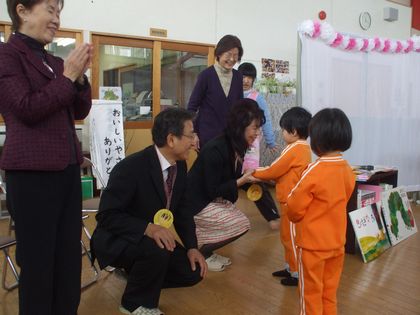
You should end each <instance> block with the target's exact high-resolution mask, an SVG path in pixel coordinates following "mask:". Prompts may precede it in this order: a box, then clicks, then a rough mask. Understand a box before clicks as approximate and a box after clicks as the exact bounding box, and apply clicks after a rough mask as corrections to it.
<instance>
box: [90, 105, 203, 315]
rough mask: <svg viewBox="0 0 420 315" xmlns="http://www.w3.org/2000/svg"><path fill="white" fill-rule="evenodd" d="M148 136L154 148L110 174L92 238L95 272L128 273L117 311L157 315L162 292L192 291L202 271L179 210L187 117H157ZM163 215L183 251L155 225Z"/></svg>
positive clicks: (189, 139) (189, 140) (178, 113)
mask: <svg viewBox="0 0 420 315" xmlns="http://www.w3.org/2000/svg"><path fill="white" fill-rule="evenodd" d="M152 136H153V142H154V145H152V146H149V147H147V148H145V149H144V150H142V151H140V152H137V153H135V154H132V155H130V156H128V157H127V158H125V159H124V160H123V161H121V162H120V163H118V164H117V165H116V166H115V168H114V169H113V170H112V172H111V174H110V177H109V181H108V186H107V187H106V189H105V190H104V191H103V194H102V196H101V202H100V205H99V212H98V214H97V216H96V219H97V221H98V226H97V228H96V230H95V232H94V234H93V237H92V244H91V245H92V249H93V251H94V254H95V255H96V257H97V259H98V261H99V265H100V266H101V268H104V267H106V266H108V265H111V266H114V267H118V268H124V269H125V270H126V271H127V273H128V280H127V286H126V288H125V291H124V294H123V297H122V301H121V307H120V311H121V312H123V313H126V314H135V315H139V314H153V315H154V314H156V315H157V314H163V313H162V312H161V311H160V310H159V309H158V308H157V307H158V304H159V296H160V291H161V289H162V288H170V287H172V288H173V287H182V286H191V285H194V284H196V283H198V282H199V281H200V280H201V279H202V278H203V277H204V276H205V274H206V272H207V264H206V262H205V259H204V257H203V256H202V255H201V253H200V252H199V251H198V249H197V238H196V235H195V224H194V221H193V217H192V215H191V214H190V213H188V211H187V207H186V204H185V200H186V199H185V193H186V183H187V166H186V162H185V160H186V159H187V158H188V154H189V150H190V149H191V148H192V147H193V145H194V140H195V135H194V128H193V123H192V114H191V113H189V112H188V111H186V110H182V109H168V110H165V111H163V112H161V113H160V114H159V115H157V116H156V118H155V121H154V125H153V128H152ZM174 173H175V175H174ZM163 208H167V209H170V210H171V212H172V213H173V217H174V225H175V228H176V231H177V233H178V235H179V236H180V238H181V240H182V242H183V244H184V246H185V247H183V246H181V245H180V244H179V243H177V242H176V241H175V237H174V234H173V233H172V232H171V231H170V230H169V229H167V228H164V227H162V226H159V225H157V224H154V223H153V222H154V216H155V214H156V212H157V211H158V210H160V209H163Z"/></svg>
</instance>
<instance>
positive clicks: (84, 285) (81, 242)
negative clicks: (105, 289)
mask: <svg viewBox="0 0 420 315" xmlns="http://www.w3.org/2000/svg"><path fill="white" fill-rule="evenodd" d="M80 244H81V246H82V248H81V250H82V255H86V256H87V257H88V259H89V263H90V265H91V268H92V270H93V273H94V277H93V278H92V279H91V280H89V281H88V282H86V283H82V289H84V288H86V287H88V286H90V285H91V284H93V283H95V282H96V281H98V278H99V271H98V269H97V268H96V266H95V263H94V262H93V261H92V255H91V253H90V251H89V250H88V248H87V247H86V244H85V242H83V240H80Z"/></svg>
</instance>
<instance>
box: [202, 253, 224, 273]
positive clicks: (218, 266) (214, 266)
mask: <svg viewBox="0 0 420 315" xmlns="http://www.w3.org/2000/svg"><path fill="white" fill-rule="evenodd" d="M206 263H207V266H208V268H209V270H210V271H223V270H225V265H223V264H222V263H221V262H220V261H218V260H217V258H216V257H215V255H214V254H213V255H211V256H210V257H209V258H207V259H206Z"/></svg>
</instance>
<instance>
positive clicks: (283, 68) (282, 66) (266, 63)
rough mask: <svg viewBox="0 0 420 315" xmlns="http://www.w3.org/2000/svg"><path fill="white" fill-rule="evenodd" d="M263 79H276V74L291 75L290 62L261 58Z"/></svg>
mask: <svg viewBox="0 0 420 315" xmlns="http://www.w3.org/2000/svg"><path fill="white" fill-rule="evenodd" d="M261 64H262V74H261V77H263V78H275V76H276V73H280V74H289V61H286V60H275V59H269V58H261Z"/></svg>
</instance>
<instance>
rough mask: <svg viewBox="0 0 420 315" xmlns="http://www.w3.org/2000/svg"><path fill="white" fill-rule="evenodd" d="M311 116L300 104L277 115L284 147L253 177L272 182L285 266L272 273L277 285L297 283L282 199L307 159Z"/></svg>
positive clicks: (288, 222)
mask: <svg viewBox="0 0 420 315" xmlns="http://www.w3.org/2000/svg"><path fill="white" fill-rule="evenodd" d="M311 117H312V115H311V114H310V113H309V112H308V111H306V110H305V109H303V108H302V107H293V108H291V109H289V110H288V111H286V112H285V113H284V114H283V115H282V117H281V118H280V127H281V128H282V136H283V139H284V141H285V142H286V143H287V146H286V148H285V149H284V150H283V152H282V153H281V155H280V157H279V158H277V159H276V160H275V161H274V162H273V163H272V164H271V165H270V166H269V167H263V168H258V169H257V170H256V171H255V172H254V174H253V176H254V177H255V178H258V179H263V180H275V181H276V197H277V200H278V202H279V204H280V207H281V216H280V240H281V243H282V244H283V247H284V258H285V262H286V263H285V269H283V270H279V271H275V272H273V276H277V277H282V278H284V279H281V281H280V282H281V284H283V285H288V286H297V285H298V272H297V271H298V269H297V264H296V258H295V253H294V246H293V244H292V237H291V232H292V228H291V223H290V221H289V219H288V217H287V215H286V212H287V208H286V199H287V195H288V194H289V193H290V191H291V190H292V188H293V187H294V186H295V185H296V183H297V182H298V180H299V178H300V175H301V173H302V172H303V170H304V169H305V168H306V166H308V164H309V163H310V162H311V148H310V147H309V144H308V143H307V142H306V141H305V140H306V138H308V125H309V122H310V120H311Z"/></svg>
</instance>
